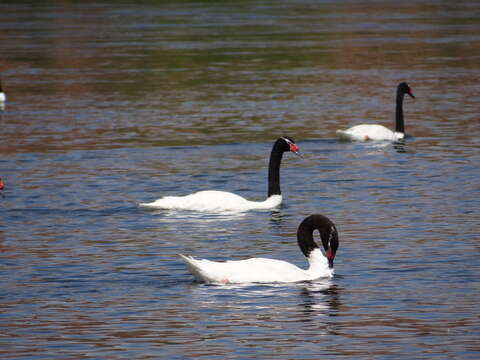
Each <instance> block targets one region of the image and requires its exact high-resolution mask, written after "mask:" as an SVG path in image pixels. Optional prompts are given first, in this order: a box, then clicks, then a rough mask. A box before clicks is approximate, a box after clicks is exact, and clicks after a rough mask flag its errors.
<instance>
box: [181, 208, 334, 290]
mask: <svg viewBox="0 0 480 360" xmlns="http://www.w3.org/2000/svg"><path fill="white" fill-rule="evenodd" d="M315 230H318V232H319V233H320V238H321V240H322V245H323V248H324V250H325V255H324V254H323V253H322V251H321V250H320V248H319V247H318V245H317V243H316V242H315V240H314V239H313V232H314V231H315ZM297 242H298V246H299V247H300V249H301V250H302V252H303V254H304V255H305V256H306V257H307V259H308V263H309V267H308V269H306V270H304V269H301V268H299V267H297V266H296V265H294V264H291V263H289V262H286V261H283V260H274V259H267V258H251V259H247V260H229V261H225V262H217V261H210V260H197V259H194V258H193V257H190V256H184V255H181V254H180V257H181V258H182V259H183V261H184V262H185V263H186V264H187V268H188V270H190V272H191V273H192V274H193V276H194V277H195V280H196V281H199V282H206V283H218V284H246V283H292V282H299V281H312V280H316V279H319V278H325V277H326V278H330V277H332V276H333V273H334V270H333V259H334V258H335V254H336V252H337V249H338V233H337V229H336V228H335V225H334V224H333V222H331V221H330V220H329V219H328V218H327V217H325V216H323V215H310V216H308V217H306V218H305V219H304V220H303V221H302V223H301V224H300V226H299V227H298V230H297Z"/></svg>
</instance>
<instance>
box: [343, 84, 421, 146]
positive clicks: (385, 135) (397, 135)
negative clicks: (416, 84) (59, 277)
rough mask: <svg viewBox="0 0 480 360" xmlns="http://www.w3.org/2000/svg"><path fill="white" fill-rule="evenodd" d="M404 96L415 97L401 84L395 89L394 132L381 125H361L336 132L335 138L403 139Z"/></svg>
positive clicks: (406, 85) (406, 86)
mask: <svg viewBox="0 0 480 360" xmlns="http://www.w3.org/2000/svg"><path fill="white" fill-rule="evenodd" d="M405 94H408V95H410V97H412V98H413V99H414V98H415V96H414V95H413V93H412V90H411V89H410V86H408V84H407V83H406V82H401V83H400V84H398V87H397V102H396V109H395V131H392V130H390V129H388V128H386V127H385V126H383V125H376V124H372V125H370V124H362V125H357V126H353V127H351V128H349V129H347V130H337V136H338V138H339V139H340V140H357V141H367V140H377V141H381V140H387V141H397V140H401V139H403V138H404V137H405V123H404V120H403V97H404V95H405Z"/></svg>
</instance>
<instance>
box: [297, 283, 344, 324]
mask: <svg viewBox="0 0 480 360" xmlns="http://www.w3.org/2000/svg"><path fill="white" fill-rule="evenodd" d="M300 295H301V298H302V299H304V300H303V302H301V303H300V304H299V306H301V307H302V308H303V312H304V313H305V314H308V315H318V314H322V315H329V316H335V315H336V314H337V313H338V311H339V309H340V306H341V301H340V295H339V288H338V286H337V285H336V284H335V283H333V281H332V280H331V279H326V280H322V281H320V280H319V281H315V282H309V283H307V284H305V286H303V287H302V288H301V291H300ZM307 320H308V317H307V318H305V321H307ZM313 320H314V318H313V317H312V318H310V320H309V321H313Z"/></svg>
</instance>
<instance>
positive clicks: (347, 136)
mask: <svg viewBox="0 0 480 360" xmlns="http://www.w3.org/2000/svg"><path fill="white" fill-rule="evenodd" d="M336 133H337V137H338V138H339V140H344V141H350V140H352V136H351V135H350V134H349V133H348V132H346V131H345V130H337V132H336Z"/></svg>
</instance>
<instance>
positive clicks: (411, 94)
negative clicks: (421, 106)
mask: <svg viewBox="0 0 480 360" xmlns="http://www.w3.org/2000/svg"><path fill="white" fill-rule="evenodd" d="M407 94H408V95H410V97H411V98H412V99H415V95H413V93H412V90H408V92H407Z"/></svg>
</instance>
